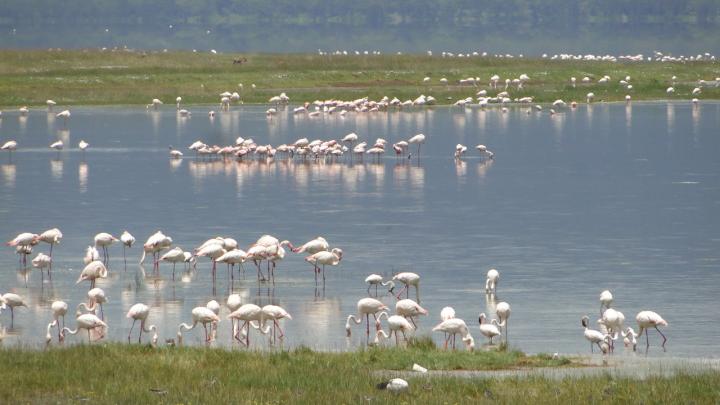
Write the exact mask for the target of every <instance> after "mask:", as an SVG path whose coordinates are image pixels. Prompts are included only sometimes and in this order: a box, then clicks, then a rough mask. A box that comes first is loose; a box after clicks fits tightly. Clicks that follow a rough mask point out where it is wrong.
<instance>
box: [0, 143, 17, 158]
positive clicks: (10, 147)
mask: <svg viewBox="0 0 720 405" xmlns="http://www.w3.org/2000/svg"><path fill="white" fill-rule="evenodd" d="M17 145H18V143H17V141H7V142H5V143H4V144H3V145H2V146H1V147H0V150H6V151H8V154H9V155H10V157H11V158H12V153H13V151H14V150H16V149H17Z"/></svg>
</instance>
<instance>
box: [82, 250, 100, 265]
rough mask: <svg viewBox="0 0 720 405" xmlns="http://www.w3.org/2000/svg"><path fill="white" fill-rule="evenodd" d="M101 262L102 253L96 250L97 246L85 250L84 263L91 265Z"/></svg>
mask: <svg viewBox="0 0 720 405" xmlns="http://www.w3.org/2000/svg"><path fill="white" fill-rule="evenodd" d="M95 260H100V252H98V250H97V249H96V248H95V246H88V247H87V249H85V256H84V257H83V263H85V264H86V265H87V264H90V262H92V261H95Z"/></svg>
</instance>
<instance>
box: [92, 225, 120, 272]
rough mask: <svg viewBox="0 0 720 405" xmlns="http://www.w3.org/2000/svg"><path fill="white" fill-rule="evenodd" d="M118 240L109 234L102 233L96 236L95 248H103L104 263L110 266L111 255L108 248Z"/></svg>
mask: <svg viewBox="0 0 720 405" xmlns="http://www.w3.org/2000/svg"><path fill="white" fill-rule="evenodd" d="M117 240H118V239H117V238H116V237H114V236H112V235H110V234H109V233H107V232H100V233H99V234H97V235H95V246H96V247H100V248H102V251H103V262H104V263H105V264H108V262H109V261H110V254H109V253H108V249H107V248H108V246H110V245H112V244H113V243H114V242H116V241H117Z"/></svg>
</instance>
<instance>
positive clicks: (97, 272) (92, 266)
mask: <svg viewBox="0 0 720 405" xmlns="http://www.w3.org/2000/svg"><path fill="white" fill-rule="evenodd" d="M107 273H108V270H107V267H105V265H104V264H103V262H101V261H100V260H94V261H92V262H90V263H88V265H87V266H85V268H84V269H83V270H82V272H81V273H80V278H78V280H77V282H76V283H75V284H80V283H81V282H83V281H85V280H90V288H91V289H92V288H95V280H97V279H98V278H105V277H107Z"/></svg>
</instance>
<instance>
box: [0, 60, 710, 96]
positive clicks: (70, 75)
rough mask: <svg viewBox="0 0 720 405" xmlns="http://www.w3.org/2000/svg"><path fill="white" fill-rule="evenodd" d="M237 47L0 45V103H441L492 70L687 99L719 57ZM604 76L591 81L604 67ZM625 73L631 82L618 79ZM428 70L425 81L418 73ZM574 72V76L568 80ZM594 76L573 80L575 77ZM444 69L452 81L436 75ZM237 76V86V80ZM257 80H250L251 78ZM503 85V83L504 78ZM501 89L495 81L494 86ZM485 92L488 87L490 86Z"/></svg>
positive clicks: (528, 92)
mask: <svg viewBox="0 0 720 405" xmlns="http://www.w3.org/2000/svg"><path fill="white" fill-rule="evenodd" d="M237 56H238V55H235V54H217V55H212V54H207V53H202V54H200V53H192V52H180V51H177V52H167V53H158V52H140V51H135V52H126V51H117V52H109V51H100V50H67V51H48V50H1V51H0V106H4V107H9V108H13V107H18V106H21V105H29V106H32V105H43V106H44V105H45V100H47V99H53V100H55V101H56V102H58V104H59V105H117V104H136V105H137V104H140V105H145V104H148V103H149V102H150V101H151V100H152V99H153V98H159V99H161V100H163V101H164V102H165V103H166V104H169V106H168V108H169V107H170V106H172V105H173V104H174V100H175V97H177V96H182V97H183V102H184V103H187V104H216V103H219V97H218V94H220V93H221V92H223V91H231V92H232V91H237V92H239V93H240V95H241V97H242V99H243V101H244V102H246V103H267V100H268V99H269V98H270V97H271V96H273V95H277V94H279V93H280V92H281V91H285V92H287V94H288V95H289V96H290V98H291V101H292V102H294V103H302V102H304V101H313V100H315V99H329V98H340V99H355V98H360V97H365V96H367V97H370V98H371V99H379V98H381V97H382V96H388V97H391V98H392V97H398V98H399V99H401V100H405V99H413V98H415V97H417V96H418V95H419V94H421V93H422V94H426V95H432V96H434V97H435V98H437V99H438V102H439V103H440V104H451V103H453V102H454V101H456V100H457V99H459V98H465V97H468V96H474V95H475V93H476V92H477V91H478V90H479V89H480V88H485V89H487V88H488V82H487V81H488V78H489V77H490V76H491V75H493V74H498V75H500V76H501V77H502V79H503V80H504V79H505V78H515V77H518V76H519V75H520V74H522V73H525V74H527V75H528V76H530V82H529V84H527V85H526V87H525V88H524V89H522V90H510V94H511V96H512V97H513V98H515V97H523V96H534V97H535V101H537V102H552V101H553V100H555V99H558V98H562V99H564V100H565V101H570V100H577V101H578V102H584V100H585V95H586V94H587V93H588V92H590V91H592V92H594V93H595V95H596V97H595V100H596V101H600V100H604V101H620V100H624V98H625V95H626V94H630V95H632V97H633V99H634V100H655V99H666V98H668V96H667V95H666V93H665V90H666V89H667V87H668V86H670V78H671V77H672V76H673V75H675V76H677V77H678V84H676V85H675V88H676V93H675V95H674V96H673V97H672V98H673V99H690V98H692V96H691V91H692V89H693V88H694V87H695V86H696V85H697V81H698V80H699V79H704V80H713V79H714V78H715V77H718V76H720V65H718V64H716V63H711V62H695V63H685V64H680V63H656V62H652V63H609V62H571V61H549V60H543V59H495V58H462V59H460V58H452V59H450V58H441V57H428V56H423V55H381V56H320V55H314V54H248V55H243V56H244V57H246V58H247V59H248V62H247V63H244V64H241V65H237V64H233V63H232V60H233V58H236V57H237ZM606 74H607V75H610V76H611V77H612V80H611V83H610V84H607V85H599V84H597V83H595V82H596V81H597V79H599V78H601V77H602V76H603V75H606ZM628 75H629V76H631V77H632V79H631V83H632V84H633V86H634V89H633V90H632V91H627V90H625V89H624V88H623V87H622V86H620V85H619V84H618V81H619V80H620V79H622V78H624V77H625V76H628ZM426 76H428V77H430V78H431V79H432V82H431V83H432V84H431V85H424V84H423V82H422V79H423V78H424V77H426ZM571 76H575V77H576V78H577V80H578V83H579V84H578V85H577V87H576V88H573V87H572V86H571V85H570V77H571ZM584 76H588V77H590V78H592V79H593V84H580V80H581V79H582V77H584ZM441 77H446V78H447V79H448V80H449V82H450V85H447V86H446V85H442V84H440V83H439V79H440V78H441ZM466 77H479V78H481V80H482V81H483V83H482V84H481V85H480V87H478V88H476V87H474V86H459V85H457V84H455V83H457V82H458V80H459V79H461V78H466ZM240 83H242V84H243V88H242V89H241V88H240V87H238V84H240ZM253 83H254V84H256V86H257V87H256V89H254V90H253V89H252V88H251V84H253ZM501 88H504V84H503V85H502V87H501ZM498 91H499V90H498ZM489 93H490V94H496V92H495V91H490V92H489ZM700 98H702V99H719V98H720V88H719V87H706V88H704V89H703V94H702V95H701V96H700Z"/></svg>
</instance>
